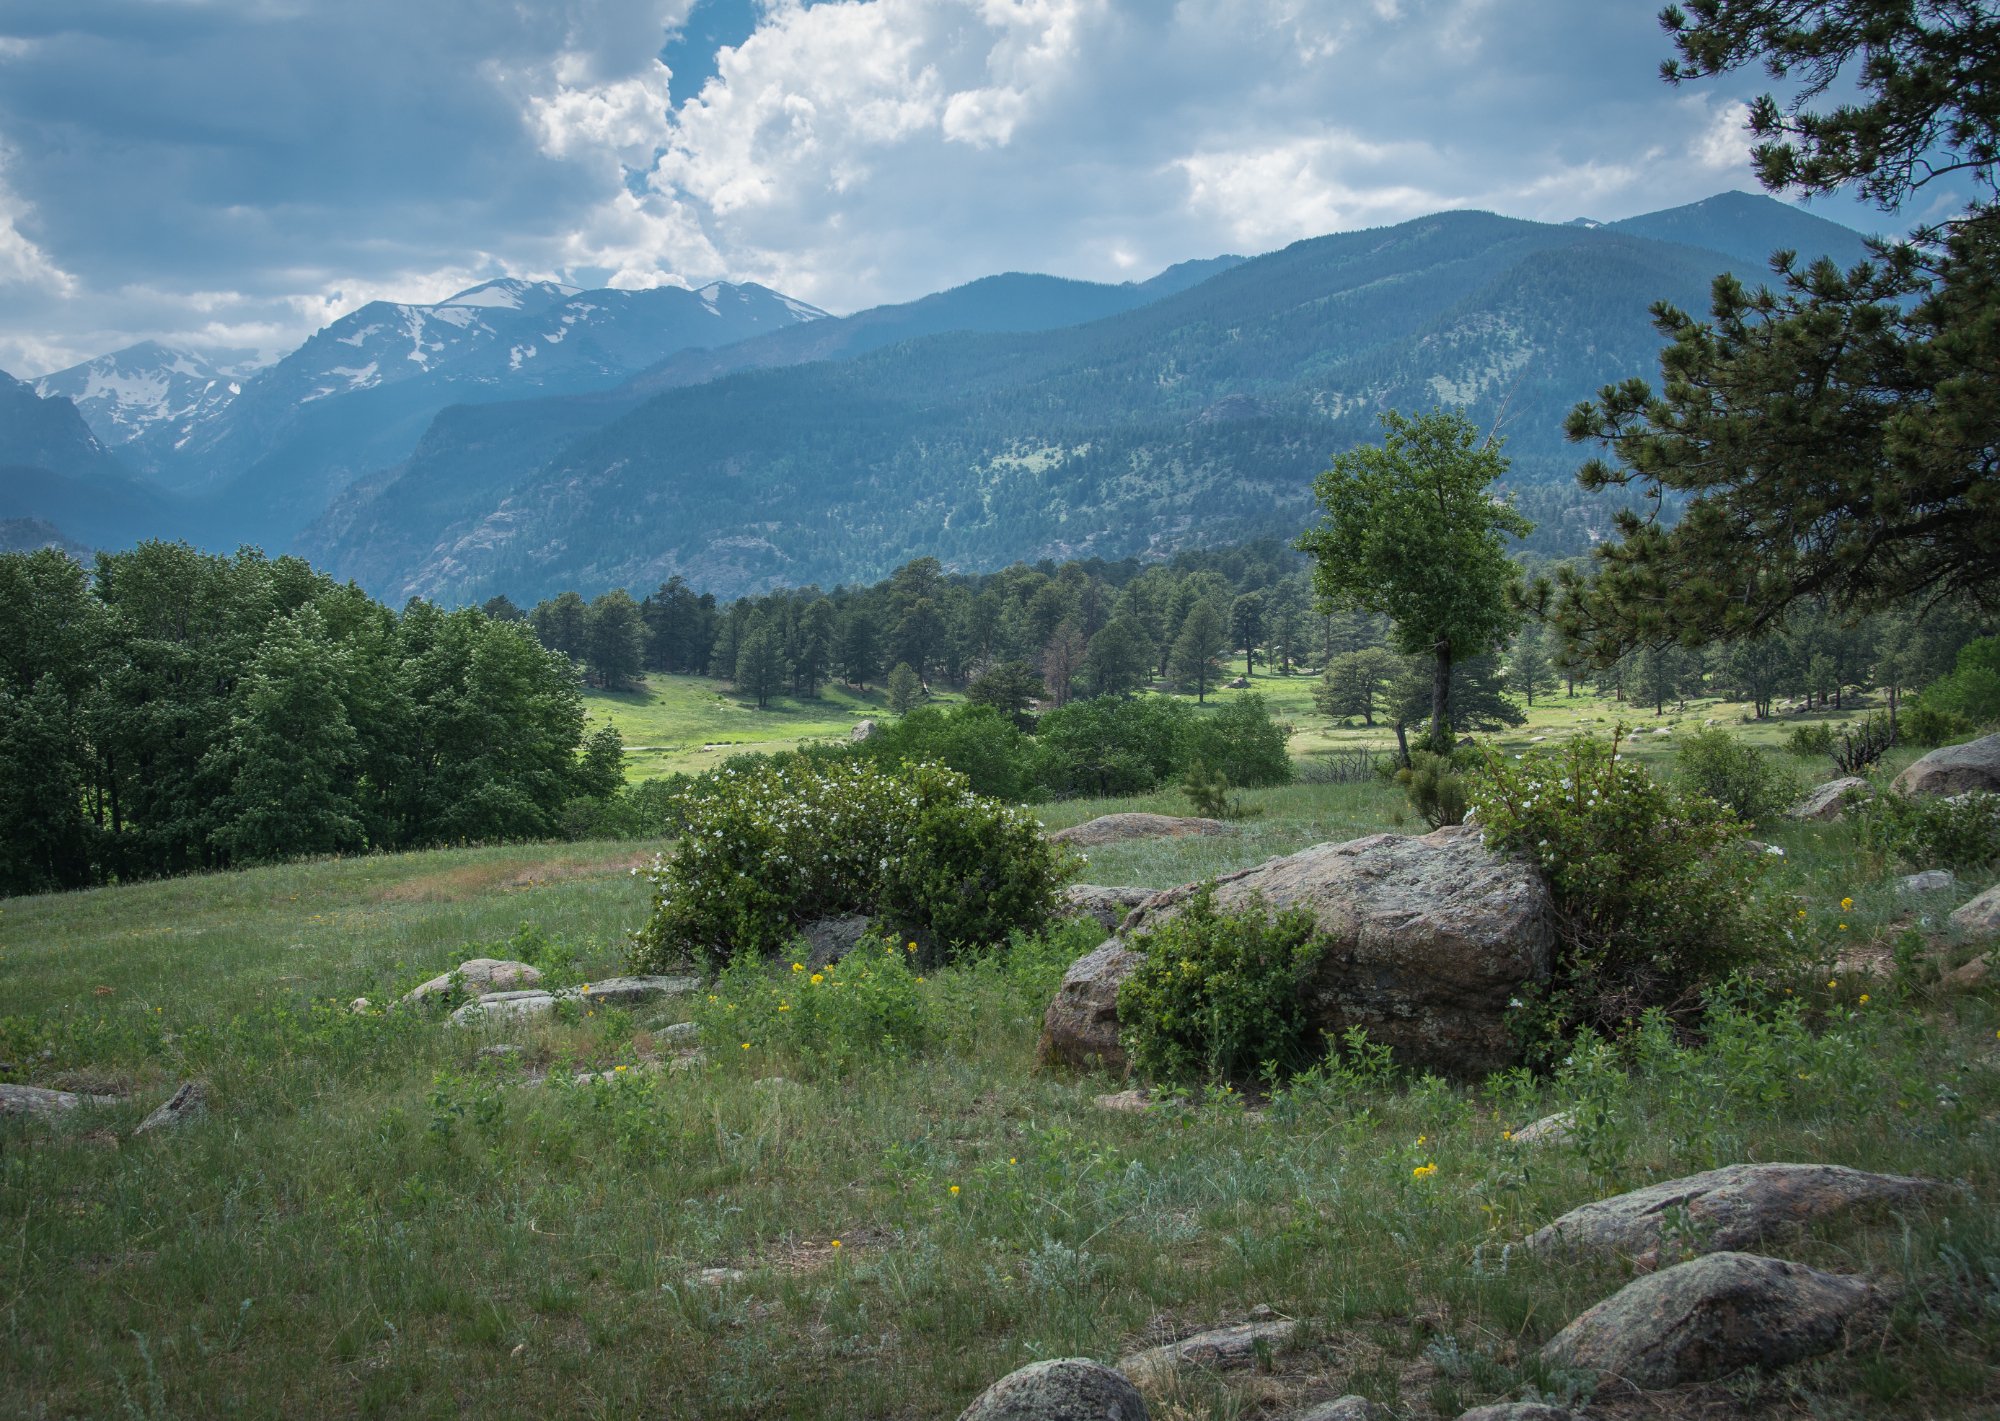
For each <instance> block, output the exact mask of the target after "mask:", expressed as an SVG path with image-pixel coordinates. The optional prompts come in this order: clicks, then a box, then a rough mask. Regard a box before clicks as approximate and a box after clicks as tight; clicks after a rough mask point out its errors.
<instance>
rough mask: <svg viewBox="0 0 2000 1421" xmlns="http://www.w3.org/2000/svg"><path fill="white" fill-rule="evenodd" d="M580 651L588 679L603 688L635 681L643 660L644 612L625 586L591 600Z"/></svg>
mask: <svg viewBox="0 0 2000 1421" xmlns="http://www.w3.org/2000/svg"><path fill="white" fill-rule="evenodd" d="M583 654H584V661H585V662H586V663H587V664H588V665H589V667H590V675H591V679H592V680H594V681H596V682H597V684H598V685H600V686H602V687H603V688H604V689H605V690H607V691H625V690H630V689H631V688H632V687H633V686H634V685H636V684H637V682H638V679H639V673H640V671H641V670H643V669H644V667H645V664H646V615H645V613H644V612H643V611H642V610H641V609H640V607H639V604H638V603H637V602H634V601H633V600H632V595H631V594H630V593H629V592H627V591H626V590H625V589H624V588H622V587H621V588H619V589H617V590H616V591H614V592H606V593H605V594H604V595H603V596H601V597H599V598H597V599H596V600H595V601H593V602H592V603H591V604H590V612H589V616H588V617H587V618H586V620H585V623H584V651H583Z"/></svg>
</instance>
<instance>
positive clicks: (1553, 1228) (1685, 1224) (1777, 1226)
mask: <svg viewBox="0 0 2000 1421" xmlns="http://www.w3.org/2000/svg"><path fill="white" fill-rule="evenodd" d="M1517 1138H1518V1137H1517ZM1933 1187H1934V1186H1933V1185H1932V1183H1931V1181H1929V1180H1926V1179H1913V1178H1911V1177H1909V1176H1908V1175H1901V1174H1869V1173H1866V1172H1864V1171H1862V1170H1858V1169H1848V1168H1846V1167H1844V1166H1842V1165H1837V1164H1733V1165H1730V1166H1728V1167H1727V1168H1725V1169H1711V1170H1706V1171H1704V1172H1703V1173H1701V1174H1691V1175H1689V1176H1688V1177H1687V1178H1685V1179H1673V1180H1668V1181H1667V1182H1666V1183H1664V1184H1654V1185H1649V1186H1648V1187H1646V1188H1644V1189H1634V1190H1632V1191H1631V1192H1630V1193H1627V1194H1619V1195H1617V1196H1615V1197H1613V1198H1610V1199H1600V1200H1598V1201H1597V1202H1596V1203H1594V1204H1585V1205H1583V1206H1582V1207H1581V1208H1578V1209H1572V1210H1570V1211H1569V1212H1568V1213H1567V1214H1564V1215H1563V1216H1562V1217H1561V1218H1559V1219H1557V1220H1556V1221H1555V1222H1554V1223H1552V1224H1550V1225H1549V1226H1548V1227H1547V1228H1544V1229H1540V1230H1537V1231H1536V1232H1535V1233H1533V1234H1531V1235H1530V1236H1529V1238H1528V1247H1529V1248H1531V1249H1534V1250H1536V1251H1537V1252H1545V1251H1550V1250H1560V1249H1586V1250H1591V1251H1596V1252H1605V1253H1622V1254H1626V1255H1629V1256H1642V1255H1645V1254H1648V1253H1650V1252H1652V1251H1653V1250H1655V1249H1657V1248H1658V1247H1659V1245H1660V1240H1661V1231H1662V1229H1663V1227H1664V1225H1665V1223H1666V1220H1667V1217H1668V1215H1669V1214H1672V1215H1673V1216H1674V1218H1675V1220H1676V1223H1677V1226H1678V1228H1679V1229H1680V1230H1681V1232H1680V1233H1679V1234H1678V1235H1677V1237H1676V1240H1675V1241H1676V1243H1677V1244H1679V1245H1680V1246H1681V1247H1684V1248H1688V1249H1691V1250H1693V1251H1694V1252H1697V1253H1713V1252H1720V1251H1727V1250H1733V1249H1742V1248H1747V1247H1749V1246H1750V1245H1752V1244H1756V1243H1761V1242H1763V1241H1764V1240H1766V1239H1768V1238H1770V1237H1771V1236H1772V1235H1774V1234H1776V1233H1778V1232H1780V1231H1781V1230H1784V1229H1787V1228H1794V1227H1799V1226H1802V1225H1805V1224H1810V1223H1813V1222H1815V1221H1816V1220H1819V1219H1824V1218H1828V1217H1831V1216H1832V1215H1835V1214H1841V1213H1845V1212H1846V1211H1848V1210H1849V1209H1854V1208H1858V1207H1861V1206H1863V1205H1869V1204H1874V1205H1893V1204H1906V1203H1909V1202H1910V1201H1912V1200H1914V1199H1916V1198H1917V1196H1919V1195H1920V1194H1922V1193H1924V1192H1925V1191H1926V1190H1928V1189H1931V1188H1933Z"/></svg>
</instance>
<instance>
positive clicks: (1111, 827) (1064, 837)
mask: <svg viewBox="0 0 2000 1421" xmlns="http://www.w3.org/2000/svg"><path fill="white" fill-rule="evenodd" d="M1235 832H1236V831H1235V830H1234V829H1232V828H1231V827H1230V826H1229V825H1227V824H1225V823H1223V822H1222V821H1221V820H1220V819H1179V818H1176V817H1174V816H1173V815H1171V814H1100V815H1098V816H1097V817H1096V818H1095V819H1092V820H1089V821H1087V822H1086V823H1082V824H1076V825H1072V826H1071V827H1069V828H1067V829H1058V830H1056V831H1055V832H1054V833H1052V834H1050V835H1049V839H1050V841H1051V842H1053V843H1058V844H1074V845H1076V846H1077V847H1078V848H1084V849H1088V848H1095V847H1096V846H1097V845H1099V844H1116V843H1120V842H1123V841H1124V840H1126V839H1179V838H1186V837H1187V836H1189V835H1197V834H1233V833H1235Z"/></svg>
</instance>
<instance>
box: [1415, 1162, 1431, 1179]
mask: <svg viewBox="0 0 2000 1421" xmlns="http://www.w3.org/2000/svg"><path fill="white" fill-rule="evenodd" d="M1437 1172H1438V1167H1437V1166H1436V1165H1434V1164H1420V1165H1418V1166H1417V1167H1416V1168H1415V1169H1413V1170H1411V1171H1410V1177H1411V1178H1412V1179H1429V1178H1430V1177H1431V1176H1432V1175H1434V1174H1436V1173H1437Z"/></svg>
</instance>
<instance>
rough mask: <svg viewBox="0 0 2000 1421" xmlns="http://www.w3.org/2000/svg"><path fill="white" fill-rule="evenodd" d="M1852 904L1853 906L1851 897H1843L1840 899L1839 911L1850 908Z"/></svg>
mask: <svg viewBox="0 0 2000 1421" xmlns="http://www.w3.org/2000/svg"><path fill="white" fill-rule="evenodd" d="M1853 906H1854V900H1853V899H1852V898H1843V899H1841V900H1840V911H1841V912H1843V913H1845V912H1846V911H1847V910H1848V909H1850V908H1852V907H1853Z"/></svg>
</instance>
